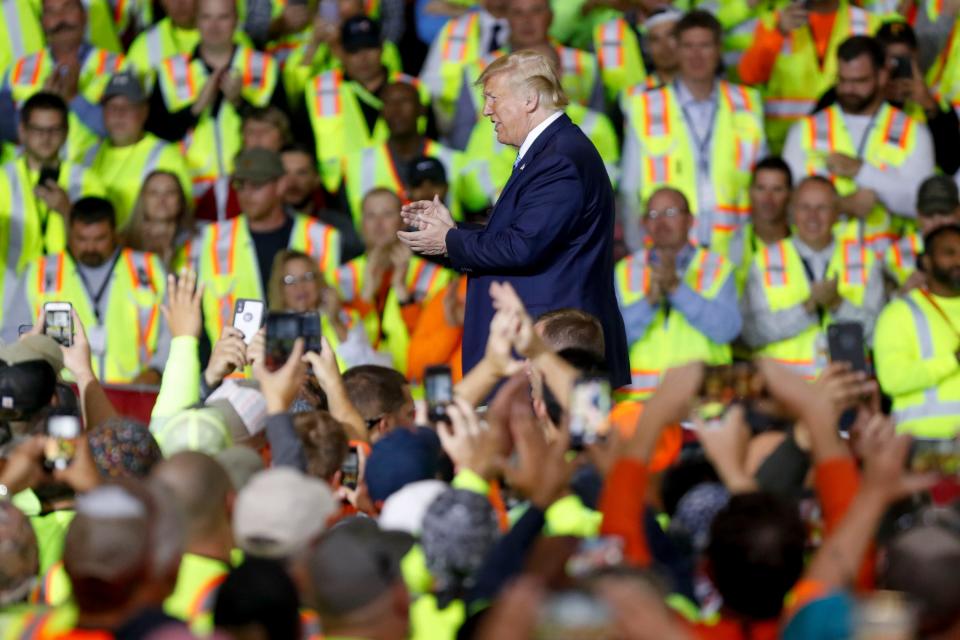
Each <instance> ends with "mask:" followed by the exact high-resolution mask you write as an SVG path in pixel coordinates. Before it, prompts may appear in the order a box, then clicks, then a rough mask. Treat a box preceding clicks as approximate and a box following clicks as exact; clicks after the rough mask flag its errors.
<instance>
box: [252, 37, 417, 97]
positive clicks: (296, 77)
mask: <svg viewBox="0 0 960 640" xmlns="http://www.w3.org/2000/svg"><path fill="white" fill-rule="evenodd" d="M308 45H309V31H303V32H301V33H299V34H295V35H293V36H287V37H286V38H284V39H282V40H279V41H276V42H273V43H270V44H269V45H267V52H268V53H270V55H272V56H273V57H274V58H276V59H277V60H278V61H279V62H280V63H281V64H282V65H283V74H282V76H283V88H284V90H285V91H286V94H287V101H288V102H289V103H290V104H296V103H297V102H299V101H300V100H301V99H302V96H303V91H304V89H305V88H306V86H307V84H308V83H309V82H310V79H311V78H313V77H314V76H318V75H320V74H321V73H326V72H327V71H332V70H333V69H340V70H343V62H342V61H341V60H340V58H338V57H337V56H336V55H334V53H333V51H332V50H331V49H330V47H329V46H328V45H326V44H325V43H321V44H320V45H319V46H318V47H317V49H316V51H315V52H314V54H313V59H312V60H310V62H309V63H308V64H304V60H303V56H304V54H305V53H306V49H307V47H308ZM380 63H381V64H382V65H383V66H384V67H385V68H386V70H387V71H388V72H389V73H400V72H401V71H403V64H402V62H401V60H400V49H398V48H397V45H395V44H394V43H392V42H390V41H389V40H386V41H385V42H384V43H383V45H382V47H381V53H380Z"/></svg>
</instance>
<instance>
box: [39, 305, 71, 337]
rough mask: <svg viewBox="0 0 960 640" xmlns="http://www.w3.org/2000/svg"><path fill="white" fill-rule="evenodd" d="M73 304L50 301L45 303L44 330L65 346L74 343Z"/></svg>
mask: <svg viewBox="0 0 960 640" xmlns="http://www.w3.org/2000/svg"><path fill="white" fill-rule="evenodd" d="M72 310H73V305H71V304H70V303H69V302H48V303H46V304H44V305H43V332H44V333H45V334H46V335H48V336H50V337H51V338H53V339H54V340H55V341H56V342H57V343H58V344H61V345H63V346H65V347H70V346H72V345H73V314H72V313H71V311H72Z"/></svg>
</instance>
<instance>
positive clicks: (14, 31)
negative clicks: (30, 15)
mask: <svg viewBox="0 0 960 640" xmlns="http://www.w3.org/2000/svg"><path fill="white" fill-rule="evenodd" d="M0 4H3V21H4V22H5V23H6V25H7V38H9V39H10V53H11V54H12V56H11V57H12V58H13V59H14V60H16V59H17V58H19V57H21V56H22V55H23V34H22V33H20V29H21V24H20V6H19V3H17V2H16V1H15V0H4V1H3V2H2V3H0Z"/></svg>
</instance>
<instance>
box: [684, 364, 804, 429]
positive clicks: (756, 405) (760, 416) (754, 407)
mask: <svg viewBox="0 0 960 640" xmlns="http://www.w3.org/2000/svg"><path fill="white" fill-rule="evenodd" d="M734 403H738V404H740V405H741V406H742V407H743V409H744V413H745V418H746V421H747V423H748V424H749V425H750V429H751V430H752V431H753V432H754V433H759V432H762V431H782V430H784V429H787V428H788V427H789V426H790V424H791V421H790V420H789V416H788V415H787V414H786V412H785V411H784V409H783V407H782V406H781V405H780V403H779V402H777V401H776V400H775V399H774V398H772V397H771V396H770V394H769V393H768V392H767V386H766V382H765V381H764V379H763V374H761V373H760V371H759V370H758V369H757V367H756V365H755V364H754V363H752V362H737V363H734V364H723V365H711V366H706V367H704V369H703V383H702V384H701V386H700V393H699V397H698V399H697V406H696V409H695V413H696V415H697V417H699V418H700V419H701V420H703V421H704V422H708V421H710V420H717V419H720V418H721V417H722V416H723V415H724V414H725V413H726V412H727V408H728V407H729V406H730V405H731V404H734Z"/></svg>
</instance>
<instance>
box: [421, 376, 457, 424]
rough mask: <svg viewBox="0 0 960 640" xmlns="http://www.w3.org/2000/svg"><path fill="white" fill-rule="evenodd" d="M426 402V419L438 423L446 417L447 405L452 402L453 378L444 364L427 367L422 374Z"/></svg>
mask: <svg viewBox="0 0 960 640" xmlns="http://www.w3.org/2000/svg"><path fill="white" fill-rule="evenodd" d="M423 386H424V391H425V395H426V400H427V419H428V420H430V422H439V421H441V420H445V419H446V417H447V405H449V404H450V403H451V402H453V376H452V375H451V373H450V367H448V366H447V365H445V364H441V365H434V366H432V367H427V368H426V370H425V371H424V373H423Z"/></svg>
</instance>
